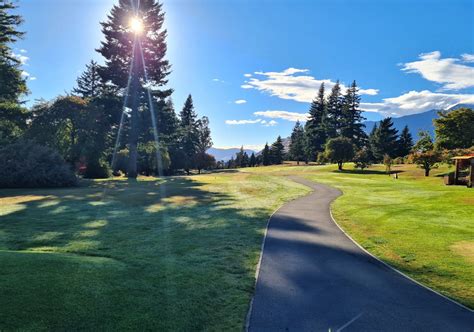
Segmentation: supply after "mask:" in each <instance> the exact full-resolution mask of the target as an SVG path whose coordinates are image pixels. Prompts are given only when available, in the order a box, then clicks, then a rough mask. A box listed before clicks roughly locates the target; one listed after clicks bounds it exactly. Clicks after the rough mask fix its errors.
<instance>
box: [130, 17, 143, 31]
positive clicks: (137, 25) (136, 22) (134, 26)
mask: <svg viewBox="0 0 474 332" xmlns="http://www.w3.org/2000/svg"><path fill="white" fill-rule="evenodd" d="M130 30H132V31H133V32H134V33H135V34H140V33H142V32H143V21H142V20H141V19H140V18H138V17H132V18H131V19H130Z"/></svg>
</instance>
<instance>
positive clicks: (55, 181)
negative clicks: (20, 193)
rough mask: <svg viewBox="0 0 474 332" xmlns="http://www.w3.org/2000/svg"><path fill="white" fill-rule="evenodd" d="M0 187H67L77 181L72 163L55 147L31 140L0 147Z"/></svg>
mask: <svg viewBox="0 0 474 332" xmlns="http://www.w3.org/2000/svg"><path fill="white" fill-rule="evenodd" d="M0 160H1V161H2V162H1V163H0V187H1V188H36V187H68V186H74V185H76V184H77V178H76V176H75V174H74V172H73V171H72V169H71V167H70V166H69V165H68V164H66V162H65V161H64V159H63V158H62V157H61V156H60V155H59V153H58V152H56V151H55V150H53V149H51V148H49V147H45V146H41V145H38V144H36V143H34V142H30V141H20V142H17V143H14V144H9V145H6V146H4V147H2V148H0Z"/></svg>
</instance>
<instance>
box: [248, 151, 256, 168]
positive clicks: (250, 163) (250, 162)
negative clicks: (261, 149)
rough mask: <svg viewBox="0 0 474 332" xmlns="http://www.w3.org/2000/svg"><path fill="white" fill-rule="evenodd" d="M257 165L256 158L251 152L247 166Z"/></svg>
mask: <svg viewBox="0 0 474 332" xmlns="http://www.w3.org/2000/svg"><path fill="white" fill-rule="evenodd" d="M256 165H257V158H256V157H255V153H253V152H252V154H251V155H250V160H249V166H250V167H255V166H256Z"/></svg>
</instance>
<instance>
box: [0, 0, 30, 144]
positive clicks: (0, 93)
mask: <svg viewBox="0 0 474 332" xmlns="http://www.w3.org/2000/svg"><path fill="white" fill-rule="evenodd" d="M15 8H16V5H15V4H13V3H12V2H10V1H0V145H3V144H8V143H11V142H12V141H14V140H15V139H17V138H19V137H20V136H21V135H22V133H23V131H24V130H25V129H26V119H27V110H26V109H25V108H24V107H22V106H21V105H20V102H19V101H20V97H21V96H22V95H24V94H26V93H27V92H28V89H27V87H26V80H25V78H24V77H22V75H21V73H22V70H21V68H20V67H21V63H20V61H19V60H18V59H17V57H15V55H14V54H13V52H12V49H11V46H12V45H13V44H14V43H15V42H16V41H18V39H20V38H21V37H23V35H24V33H23V32H20V31H18V26H19V25H20V24H21V23H22V22H23V19H22V18H21V16H19V15H15V14H12V13H11V11H12V10H14V9H15Z"/></svg>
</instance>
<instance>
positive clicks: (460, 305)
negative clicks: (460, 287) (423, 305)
mask: <svg viewBox="0 0 474 332" xmlns="http://www.w3.org/2000/svg"><path fill="white" fill-rule="evenodd" d="M310 181H311V180H310ZM313 182H314V181H313ZM315 183H317V184H320V183H319V182H315ZM322 185H325V184H322ZM328 187H329V186H328ZM332 188H335V187H332ZM335 189H337V190H339V191H340V192H341V193H342V194H343V195H344V192H343V191H342V190H340V189H338V188H335ZM341 196H342V195H341ZM341 196H339V197H341ZM336 199H337V198H336ZM334 201H335V200H334ZM334 201H332V202H331V204H330V206H329V215H330V216H331V220H332V221H333V223H334V224H336V226H337V228H339V229H340V230H341V232H342V233H343V234H344V235H345V236H346V237H347V238H348V239H349V240H351V241H352V242H353V243H354V244H355V245H356V246H357V247H359V249H361V250H362V251H363V252H365V253H366V254H367V255H369V256H370V257H372V258H373V259H375V260H376V261H378V262H379V263H381V264H382V265H384V266H385V267H388V268H389V269H390V270H392V271H394V272H396V273H398V274H400V275H402V276H403V277H405V278H407V279H408V280H410V281H411V282H413V283H415V284H417V285H418V286H421V287H423V288H424V289H426V290H428V291H431V292H433V293H435V294H437V295H439V296H441V297H442V298H444V299H446V300H448V301H449V302H451V303H453V304H455V305H457V306H459V307H461V308H463V309H466V310H467V311H469V312H471V313H474V309H471V308H469V307H467V306H465V305H464V304H462V303H460V302H458V301H456V300H454V299H452V298H450V297H448V296H446V295H444V294H442V293H440V292H438V291H436V290H434V289H433V288H431V287H429V286H426V285H425V284H422V283H421V282H419V281H417V280H415V279H413V278H412V277H410V276H408V275H406V274H405V273H403V272H402V271H400V270H398V269H396V268H395V267H393V266H391V265H390V264H388V263H386V262H384V261H383V260H381V259H380V258H378V257H377V256H375V255H374V254H372V253H371V252H369V251H368V250H367V249H365V248H364V247H363V246H361V245H360V244H359V243H358V242H357V241H356V240H354V239H353V238H352V237H351V236H350V235H349V234H348V233H347V232H346V231H345V230H344V229H343V228H342V227H341V226H340V225H339V224H338V222H337V221H336V219H335V218H334V216H333V214H332V205H333V203H334Z"/></svg>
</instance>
